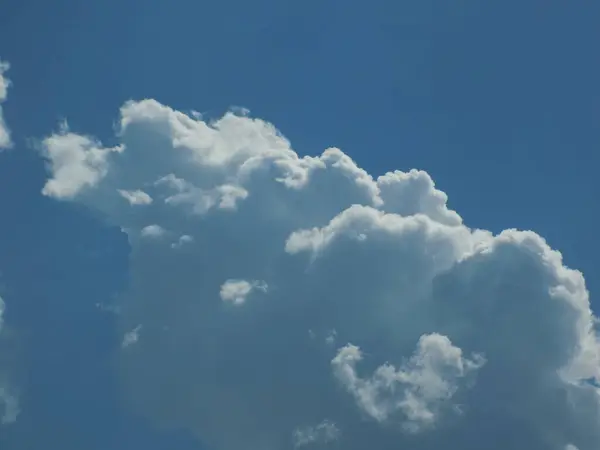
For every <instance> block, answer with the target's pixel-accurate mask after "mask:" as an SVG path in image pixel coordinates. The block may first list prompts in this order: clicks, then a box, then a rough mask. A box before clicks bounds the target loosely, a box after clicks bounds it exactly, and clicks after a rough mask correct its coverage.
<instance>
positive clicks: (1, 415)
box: [0, 387, 21, 425]
mask: <svg viewBox="0 0 600 450" xmlns="http://www.w3.org/2000/svg"><path fill="white" fill-rule="evenodd" d="M20 413H21V409H20V408H19V398H18V397H17V395H16V394H15V393H14V392H12V391H11V390H9V389H8V388H6V387H0V424H1V425H9V424H11V423H14V422H16V420H17V417H18V416H19V414H20Z"/></svg>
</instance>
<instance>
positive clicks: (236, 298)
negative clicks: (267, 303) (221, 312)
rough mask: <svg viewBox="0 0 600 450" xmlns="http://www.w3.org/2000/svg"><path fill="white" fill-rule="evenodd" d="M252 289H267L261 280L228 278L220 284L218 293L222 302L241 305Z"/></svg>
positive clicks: (264, 290)
mask: <svg viewBox="0 0 600 450" xmlns="http://www.w3.org/2000/svg"><path fill="white" fill-rule="evenodd" d="M254 290H261V291H263V292H266V291H267V285H266V283H264V282H261V281H251V282H250V281H246V280H234V279H230V280H227V281H225V283H223V284H222V285H221V290H220V292H219V295H220V297H221V300H223V301H224V302H231V303H233V304H235V305H241V304H242V303H244V302H245V301H246V298H247V297H248V296H249V295H250V294H251V293H252V291H254Z"/></svg>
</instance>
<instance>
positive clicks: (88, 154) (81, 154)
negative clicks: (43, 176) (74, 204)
mask: <svg viewBox="0 0 600 450" xmlns="http://www.w3.org/2000/svg"><path fill="white" fill-rule="evenodd" d="M42 149H43V154H44V157H45V158H46V160H47V161H48V164H49V166H50V171H51V173H52V174H53V177H52V179H50V180H48V182H47V183H46V185H45V186H44V189H43V191H42V193H43V194H44V195H48V196H51V197H55V198H64V199H69V198H73V197H75V196H76V195H77V194H79V193H81V192H82V191H84V190H85V189H86V188H89V187H93V186H94V185H96V184H97V183H98V182H99V181H100V180H102V179H103V178H104V177H105V176H106V174H107V172H108V157H109V155H110V153H113V152H119V151H121V150H122V148H121V147H115V148H102V145H101V144H100V143H98V142H97V141H95V140H94V139H92V138H90V137H88V136H82V135H78V134H75V133H71V132H70V131H69V127H68V125H67V124H66V123H64V124H62V125H61V127H60V131H59V133H58V134H56V135H53V136H50V137H48V138H46V139H45V140H44V141H43V143H42ZM119 192H120V191H119Z"/></svg>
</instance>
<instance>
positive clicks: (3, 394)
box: [0, 297, 20, 425]
mask: <svg viewBox="0 0 600 450" xmlns="http://www.w3.org/2000/svg"><path fill="white" fill-rule="evenodd" d="M5 307H6V306H5V303H4V300H3V299H2V297H0V338H2V334H3V333H4V310H5ZM1 356H2V355H0V357H1ZM4 370H5V368H4V367H0V425H8V424H11V423H13V422H15V421H16V420H17V416H18V415H19V413H20V408H19V399H18V395H17V393H16V392H15V390H14V389H11V387H10V384H9V381H8V379H7V374H6V373H5V372H4Z"/></svg>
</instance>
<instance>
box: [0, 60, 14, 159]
mask: <svg viewBox="0 0 600 450" xmlns="http://www.w3.org/2000/svg"><path fill="white" fill-rule="evenodd" d="M9 68H10V65H9V64H8V63H7V62H3V61H1V60H0V150H2V149H7V148H10V147H11V146H12V140H11V137H10V130H9V129H8V127H7V126H6V122H5V121H4V113H3V111H2V103H4V102H5V101H6V98H7V97H8V88H9V87H10V81H9V80H8V78H6V76H5V75H4V74H5V73H6V71H7V70H8V69H9Z"/></svg>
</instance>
